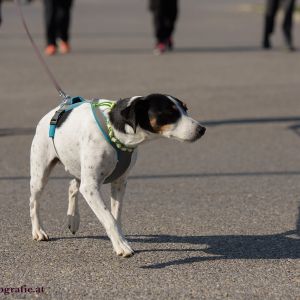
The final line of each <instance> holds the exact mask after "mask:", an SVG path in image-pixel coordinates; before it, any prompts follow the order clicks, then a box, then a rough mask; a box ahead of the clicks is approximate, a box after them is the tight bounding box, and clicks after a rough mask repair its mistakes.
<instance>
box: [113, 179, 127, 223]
mask: <svg viewBox="0 0 300 300" xmlns="http://www.w3.org/2000/svg"><path fill="white" fill-rule="evenodd" d="M126 185H127V177H126V178H120V179H118V180H116V181H114V182H112V183H111V198H110V200H111V213H112V215H113V216H114V218H115V220H116V221H117V223H118V225H119V226H120V227H121V213H122V205H123V198H124V195H125V189H126Z"/></svg>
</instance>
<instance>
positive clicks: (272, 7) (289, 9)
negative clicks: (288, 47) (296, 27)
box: [264, 0, 296, 44]
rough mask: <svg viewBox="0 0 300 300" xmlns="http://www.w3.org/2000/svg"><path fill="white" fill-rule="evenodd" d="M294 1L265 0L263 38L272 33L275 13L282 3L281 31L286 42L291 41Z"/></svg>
mask: <svg viewBox="0 0 300 300" xmlns="http://www.w3.org/2000/svg"><path fill="white" fill-rule="evenodd" d="M295 2H296V1H295V0H267V7H266V15H265V32H264V37H265V39H268V38H269V36H270V35H271V34H272V33H273V31H274V21H275V18H276V14H277V12H278V9H279V8H280V6H281V5H282V7H283V9H284V20H283V24H282V29H283V33H284V36H285V38H286V41H287V43H289V44H291V43H292V27H293V12H294V9H295Z"/></svg>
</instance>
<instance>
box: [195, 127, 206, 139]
mask: <svg viewBox="0 0 300 300" xmlns="http://www.w3.org/2000/svg"><path fill="white" fill-rule="evenodd" d="M205 131H206V128H205V127H203V126H201V125H198V126H197V128H196V134H195V137H194V138H193V140H192V141H193V142H194V141H197V140H198V139H200V138H201V137H202V136H203V135H204V133H205Z"/></svg>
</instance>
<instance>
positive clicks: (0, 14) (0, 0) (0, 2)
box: [0, 0, 2, 26]
mask: <svg viewBox="0 0 300 300" xmlns="http://www.w3.org/2000/svg"><path fill="white" fill-rule="evenodd" d="M1 4H2V0H0V26H1V23H2V9H1V7H2V5H1Z"/></svg>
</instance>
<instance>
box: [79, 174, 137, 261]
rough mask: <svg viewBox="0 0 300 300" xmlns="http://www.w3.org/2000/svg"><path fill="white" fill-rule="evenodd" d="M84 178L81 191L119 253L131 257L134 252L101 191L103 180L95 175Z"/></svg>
mask: <svg viewBox="0 0 300 300" xmlns="http://www.w3.org/2000/svg"><path fill="white" fill-rule="evenodd" d="M83 178H85V177H83ZM83 178H82V181H81V185H80V192H81V193H82V195H83V197H84V198H85V199H86V201H87V203H88V204H89V206H90V207H91V209H92V210H93V212H94V213H95V215H96V216H97V217H98V219H99V221H100V222H101V223H102V225H103V226H104V228H105V230H106V232H107V235H108V237H109V238H110V240H111V242H112V244H113V247H114V250H115V252H116V253H117V255H119V256H123V257H129V256H131V255H133V253H134V252H133V250H132V249H131V247H130V246H129V244H128V242H127V241H126V239H125V238H124V236H123V234H122V232H121V229H120V227H119V225H118V224H117V222H116V220H115V218H114V217H113V215H112V214H111V212H110V211H109V210H108V209H107V207H106V206H105V203H104V201H103V199H102V195H101V191H100V186H101V184H99V182H101V181H98V180H95V179H92V178H93V176H92V177H89V179H87V178H86V179H83Z"/></svg>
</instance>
